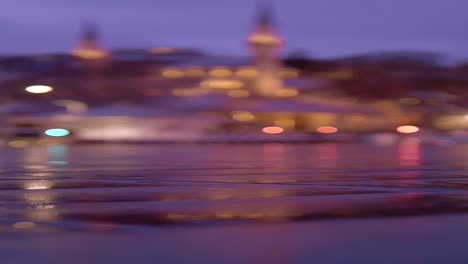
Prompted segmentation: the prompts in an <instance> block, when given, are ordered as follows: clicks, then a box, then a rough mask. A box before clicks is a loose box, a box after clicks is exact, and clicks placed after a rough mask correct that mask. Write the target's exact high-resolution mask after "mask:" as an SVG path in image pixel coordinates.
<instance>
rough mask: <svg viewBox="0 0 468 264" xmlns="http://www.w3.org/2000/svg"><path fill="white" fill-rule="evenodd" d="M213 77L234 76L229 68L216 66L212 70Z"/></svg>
mask: <svg viewBox="0 0 468 264" xmlns="http://www.w3.org/2000/svg"><path fill="white" fill-rule="evenodd" d="M210 75H211V76H213V77H229V76H232V71H231V70H230V69H228V68H216V69H213V70H211V71H210Z"/></svg>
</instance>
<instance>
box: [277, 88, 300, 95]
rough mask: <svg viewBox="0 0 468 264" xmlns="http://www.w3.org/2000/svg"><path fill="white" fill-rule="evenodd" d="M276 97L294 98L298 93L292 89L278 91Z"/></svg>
mask: <svg viewBox="0 0 468 264" xmlns="http://www.w3.org/2000/svg"><path fill="white" fill-rule="evenodd" d="M276 95H277V96H279V97H296V96H298V95H299V91H298V90H296V89H293V88H286V89H280V90H278V91H276Z"/></svg>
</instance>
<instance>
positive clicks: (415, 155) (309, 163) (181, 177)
mask: <svg viewBox="0 0 468 264" xmlns="http://www.w3.org/2000/svg"><path fill="white" fill-rule="evenodd" d="M10 150H11V152H8V154H6V153H7V152H2V153H3V154H2V156H0V158H1V160H2V162H3V163H2V164H4V169H3V170H2V171H1V172H0V173H1V176H2V179H3V181H2V184H1V185H0V191H1V192H2V194H1V196H2V198H3V199H2V200H1V201H0V206H1V207H2V208H5V209H4V210H3V213H2V215H0V223H5V222H8V221H10V220H8V219H12V220H11V221H10V222H9V225H10V226H12V225H13V226H14V225H15V223H20V224H18V225H16V226H15V227H16V228H19V229H24V228H26V227H31V228H36V227H40V226H43V225H53V226H56V227H63V228H65V227H68V226H69V223H81V226H82V227H84V228H89V229H93V230H94V228H96V225H98V224H100V225H99V226H100V227H102V224H105V226H106V227H110V226H112V228H114V227H117V226H127V225H142V226H153V225H158V226H159V225H178V224H195V223H196V224H211V223H225V222H249V223H250V222H255V223H259V222H264V221H267V222H269V221H286V222H289V221H303V220H319V219H321V220H323V219H330V218H334V219H335V218H338V219H345V218H365V217H388V216H396V215H415V214H416V215H417V214H439V213H450V212H465V211H468V200H467V198H468V196H467V192H466V188H467V187H468V179H467V176H468V174H467V172H468V162H467V160H466V158H467V156H466V152H467V151H468V146H467V145H464V146H463V145H460V146H455V147H450V148H442V147H434V146H427V145H422V144H421V143H420V142H418V141H414V140H411V139H410V138H408V140H403V141H401V142H399V143H398V144H396V145H389V146H381V145H376V146H374V145H364V144H335V143H327V144H246V145H242V144H239V145H151V146H142V145H108V146H106V145H96V146H86V145H78V146H66V145H51V146H37V147H30V148H18V149H9V151H10ZM24 223H33V224H34V225H31V224H24ZM0 226H1V224H0Z"/></svg>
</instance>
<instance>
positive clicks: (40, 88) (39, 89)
mask: <svg viewBox="0 0 468 264" xmlns="http://www.w3.org/2000/svg"><path fill="white" fill-rule="evenodd" d="M25 90H26V91H27V92H28V93H33V94H43V93H49V92H51V91H52V90H54V88H52V87H50V86H47V85H32V86H28V87H26V89H25Z"/></svg>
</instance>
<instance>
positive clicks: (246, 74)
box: [236, 67, 258, 78]
mask: <svg viewBox="0 0 468 264" xmlns="http://www.w3.org/2000/svg"><path fill="white" fill-rule="evenodd" d="M236 75H237V76H238V77H241V78H252V77H255V76H257V75H258V71H257V70H256V69H255V68H252V67H246V68H242V69H239V70H238V71H237V72H236Z"/></svg>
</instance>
